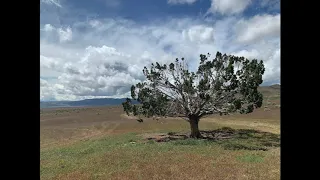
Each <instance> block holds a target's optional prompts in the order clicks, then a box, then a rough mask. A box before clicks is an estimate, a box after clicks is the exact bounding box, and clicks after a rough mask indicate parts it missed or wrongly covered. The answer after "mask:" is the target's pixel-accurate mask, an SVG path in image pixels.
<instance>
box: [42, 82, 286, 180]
mask: <svg viewBox="0 0 320 180" xmlns="http://www.w3.org/2000/svg"><path fill="white" fill-rule="evenodd" d="M259 89H260V90H261V89H268V94H267V96H269V95H271V96H273V95H274V94H275V93H277V92H278V90H273V91H272V90H270V91H269V87H260V88H259ZM264 96H265V97H266V95H265V94H264ZM264 99H266V98H264ZM270 102H274V103H276V104H278V105H279V102H280V100H279V99H271V100H270ZM74 109H75V110H74ZM97 109H98V108H86V109H85V108H67V109H66V110H68V112H67V111H64V112H60V113H59V116H55V112H56V109H42V110H41V112H42V113H41V114H40V140H41V141H40V147H41V150H40V158H41V159H40V177H41V179H43V180H46V179H80V180H81V179H85V180H87V179H130V180H131V179H133V180H135V179H178V180H179V179H181V180H182V179H183V180H185V179H187V180H188V179H189V180H191V179H217V180H220V179H221V180H225V179H226V180H228V179H230V180H231V179H232V180H233V179H240V180H241V179H243V180H244V179H246V180H247V179H250V180H256V179H264V180H277V179H280V147H279V146H280V142H279V138H280V109H279V108H276V107H273V106H271V107H270V111H263V108H262V109H257V110H256V111H254V112H252V113H251V114H233V115H226V116H219V115H213V116H208V117H206V118H204V119H202V123H201V124H199V128H200V129H201V130H202V131H200V132H205V131H206V132H212V131H213V132H215V133H214V134H219V133H220V136H218V138H219V137H223V134H222V132H225V133H230V134H232V133H233V135H234V136H232V138H229V139H228V138H226V139H223V138H222V139H219V140H218V139H216V140H208V139H201V140H194V139H189V138H188V139H185V140H179V139H178V140H170V141H168V142H156V141H155V140H153V139H151V140H147V138H148V137H153V138H154V137H156V136H157V135H171V136H174V135H179V134H187V133H188V132H187V130H188V127H189V125H188V124H187V123H185V121H184V120H181V119H179V118H167V119H160V120H161V122H162V123H158V122H156V121H154V120H153V119H152V118H146V119H144V122H143V123H137V121H136V119H133V118H130V117H128V116H125V115H124V114H123V109H122V107H99V110H97ZM76 111H79V113H76ZM97 111H99V113H100V115H99V116H97V115H96V113H97ZM207 134H208V133H207ZM221 135H222V136H221ZM203 136H205V134H203ZM159 137H161V136H159Z"/></svg>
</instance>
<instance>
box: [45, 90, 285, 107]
mask: <svg viewBox="0 0 320 180" xmlns="http://www.w3.org/2000/svg"><path fill="white" fill-rule="evenodd" d="M280 89H281V85H279V84H275V85H271V86H262V87H259V90H260V92H261V93H262V94H270V93H272V94H273V93H275V92H277V93H280ZM125 101H126V99H125V98H119V99H116V98H101V99H85V100H81V101H45V102H44V101H40V108H57V107H88V106H116V105H121V104H122V103H123V102H125ZM132 102H133V103H135V104H136V103H137V101H132Z"/></svg>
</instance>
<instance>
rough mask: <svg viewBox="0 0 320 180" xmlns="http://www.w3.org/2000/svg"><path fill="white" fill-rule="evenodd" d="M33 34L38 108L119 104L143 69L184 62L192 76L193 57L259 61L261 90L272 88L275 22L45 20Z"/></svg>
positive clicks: (276, 67)
mask: <svg viewBox="0 0 320 180" xmlns="http://www.w3.org/2000/svg"><path fill="white" fill-rule="evenodd" d="M226 1H227V0H226ZM239 1H241V0H239ZM53 22H56V21H53ZM40 30H41V31H40V99H41V100H79V99H86V98H101V97H127V96H128V95H129V92H130V86H131V85H132V84H136V83H138V82H141V81H143V80H144V76H143V74H142V69H143V67H144V66H150V64H151V63H152V62H156V61H157V62H160V63H167V62H171V61H173V60H174V59H175V58H177V57H184V58H185V59H186V61H188V63H189V65H190V69H191V70H196V69H197V66H198V64H199V55H200V54H206V53H208V52H209V53H211V54H212V55H215V54H216V52H217V51H220V52H222V53H227V54H234V55H239V56H245V57H247V58H250V59H253V58H257V59H259V60H260V59H262V60H264V62H265V66H266V72H265V75H264V77H263V78H264V82H267V83H279V81H280V80H279V79H280V33H279V32H280V14H278V15H267V14H264V15H256V16H254V17H251V18H245V19H244V18H240V17H224V18H222V19H219V20H214V19H212V20H210V21H204V20H203V19H201V18H174V19H171V20H162V21H156V22H153V21H151V22H148V23H141V22H136V21H133V20H128V19H123V18H102V17H100V18H99V17H97V18H91V19H90V20H86V21H80V20H77V19H75V20H74V21H72V22H70V23H68V24H63V25H62V24H61V25H60V24H57V23H55V24H53V23H51V21H49V20H48V21H46V22H45V23H43V24H40Z"/></svg>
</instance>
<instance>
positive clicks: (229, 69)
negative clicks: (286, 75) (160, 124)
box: [122, 52, 265, 138]
mask: <svg viewBox="0 0 320 180" xmlns="http://www.w3.org/2000/svg"><path fill="white" fill-rule="evenodd" d="M209 57H210V54H209V53H208V54H207V55H203V54H201V55H200V65H199V67H198V70H197V71H196V72H190V71H189V70H188V65H187V63H186V62H185V60H184V58H181V59H178V58H177V59H176V61H175V62H174V63H171V64H169V65H166V64H163V65H161V64H159V63H158V62H156V64H153V63H152V64H151V68H150V70H148V69H147V67H144V69H143V74H144V75H145V77H146V80H145V81H144V82H142V83H138V84H136V85H133V86H132V87H131V97H132V99H133V100H136V101H138V102H139V104H133V103H132V102H131V99H129V98H127V100H126V102H124V103H122V105H123V108H124V111H126V113H127V115H130V114H133V115H134V116H137V115H139V116H140V115H143V116H145V117H154V116H158V117H159V116H160V117H163V116H164V117H167V116H169V117H182V118H183V119H185V120H186V121H188V122H189V123H190V127H191V135H190V137H192V138H200V137H201V134H200V131H199V128H198V124H199V120H200V119H201V118H203V117H204V116H206V115H211V114H220V115H226V114H229V113H235V112H240V113H251V112H252V111H253V110H254V109H255V108H259V107H261V105H262V101H263V96H262V94H261V93H260V92H259V91H258V90H257V88H258V87H259V85H260V84H261V83H262V75H263V73H264V71H265V68H264V64H263V61H262V60H261V61H260V62H258V61H257V60H256V59H253V60H251V61H249V60H248V59H246V58H244V57H237V56H233V55H226V54H223V55H222V54H221V53H220V52H217V54H216V57H215V58H214V59H213V60H208V59H209Z"/></svg>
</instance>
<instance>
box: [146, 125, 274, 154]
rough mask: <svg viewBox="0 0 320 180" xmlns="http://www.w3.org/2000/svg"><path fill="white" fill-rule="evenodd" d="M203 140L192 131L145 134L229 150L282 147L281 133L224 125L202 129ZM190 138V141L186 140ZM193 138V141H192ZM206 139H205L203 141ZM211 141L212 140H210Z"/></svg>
mask: <svg viewBox="0 0 320 180" xmlns="http://www.w3.org/2000/svg"><path fill="white" fill-rule="evenodd" d="M200 133H201V135H202V138H200V139H202V140H201V141H197V140H195V139H192V138H190V133H174V132H170V133H161V134H160V133H157V134H144V135H143V136H144V139H145V140H148V141H150V140H151V141H155V142H169V141H174V140H182V141H176V142H174V143H175V144H183V145H199V144H202V145H204V144H207V143H211V142H214V143H217V144H219V145H221V146H223V147H224V149H227V150H241V149H243V150H254V151H255V150H259V151H260V150H262V151H267V150H269V149H271V148H277V147H280V135H279V134H273V133H269V132H263V131H258V130H254V129H232V128H229V127H223V128H221V129H216V130H212V131H200ZM186 139H189V140H188V141H184V140H186ZM190 140H191V141H190ZM203 140H204V141H203ZM210 141H211V142H210Z"/></svg>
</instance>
